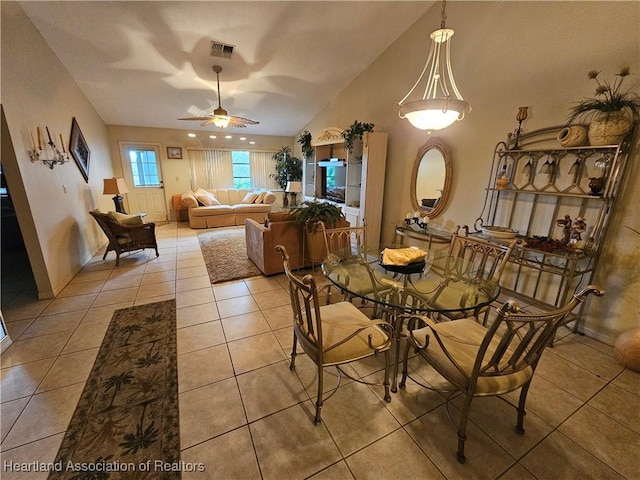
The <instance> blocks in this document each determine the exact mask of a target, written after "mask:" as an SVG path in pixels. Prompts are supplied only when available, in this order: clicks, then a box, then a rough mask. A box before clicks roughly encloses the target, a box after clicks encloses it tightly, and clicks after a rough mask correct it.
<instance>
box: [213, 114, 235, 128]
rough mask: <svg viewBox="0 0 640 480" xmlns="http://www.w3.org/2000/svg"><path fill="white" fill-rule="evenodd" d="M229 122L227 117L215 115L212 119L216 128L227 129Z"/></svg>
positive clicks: (229, 119)
mask: <svg viewBox="0 0 640 480" xmlns="http://www.w3.org/2000/svg"><path fill="white" fill-rule="evenodd" d="M230 121H231V117H229V116H227V115H216V116H215V117H213V124H214V125H215V126H216V127H218V128H227V127H228V126H229V122H230Z"/></svg>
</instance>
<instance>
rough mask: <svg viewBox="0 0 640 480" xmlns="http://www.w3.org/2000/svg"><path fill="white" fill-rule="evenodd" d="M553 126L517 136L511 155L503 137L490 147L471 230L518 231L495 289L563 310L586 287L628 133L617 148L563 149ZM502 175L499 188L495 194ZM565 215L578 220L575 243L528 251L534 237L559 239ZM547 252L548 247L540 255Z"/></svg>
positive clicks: (607, 220) (622, 165) (626, 149)
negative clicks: (583, 227)
mask: <svg viewBox="0 0 640 480" xmlns="http://www.w3.org/2000/svg"><path fill="white" fill-rule="evenodd" d="M561 128H562V127H550V128H546V129H541V130H536V131H533V132H530V133H528V134H525V135H522V136H521V137H520V138H519V140H518V148H517V149H513V145H514V142H513V139H511V138H510V139H509V140H508V141H507V142H499V143H498V144H497V145H496V148H495V151H494V156H493V162H492V166H491V175H490V179H489V184H488V186H487V189H486V197H485V203H484V206H483V210H482V213H481V215H480V217H479V218H478V219H477V220H476V224H475V231H472V232H471V233H472V234H483V233H482V226H488V225H491V226H501V227H508V228H512V229H515V230H518V235H517V236H518V237H520V238H521V239H522V240H523V243H522V244H521V245H520V246H519V247H518V248H516V249H515V250H514V253H513V254H512V256H511V258H510V264H509V266H508V268H507V270H506V271H505V272H504V273H503V275H502V278H501V285H502V288H503V290H506V291H507V292H508V293H514V294H516V295H517V296H520V297H524V298H525V299H528V300H530V301H532V302H534V303H536V304H538V305H539V306H541V307H542V308H544V307H545V306H546V307H558V306H560V305H563V304H565V303H566V302H567V301H568V300H569V298H570V296H571V295H572V294H573V293H574V291H575V290H576V289H577V288H578V287H582V286H585V285H587V284H589V283H590V282H591V280H592V278H593V275H594V273H595V270H596V267H597V264H598V260H599V256H600V250H601V247H602V244H603V242H604V241H605V238H606V235H607V230H608V228H609V223H610V219H611V214H612V212H613V209H614V206H615V202H616V197H617V194H618V190H619V188H620V183H621V180H622V178H623V175H624V172H625V167H626V165H627V160H628V157H629V152H630V149H631V146H632V144H633V143H632V139H633V134H634V131H631V132H630V133H629V134H628V135H627V136H626V137H625V139H624V140H622V141H621V142H620V143H619V144H617V145H605V146H580V147H570V148H564V147H561V146H560V144H559V142H558V141H557V140H556V137H557V134H558V132H559V131H560V130H561ZM503 176H506V178H507V181H506V186H503V185H500V187H499V188H498V186H497V185H498V183H499V182H497V180H498V178H500V177H503ZM594 178H596V179H601V180H595V181H594V180H593V179H594ZM592 187H593V189H592ZM596 187H598V188H596ZM565 215H568V216H569V217H570V218H571V219H572V220H575V219H576V218H577V217H582V218H584V219H585V220H586V223H587V229H586V231H585V232H584V233H582V241H581V242H579V243H570V244H567V245H566V246H559V245H557V243H554V242H552V241H547V242H544V241H543V242H542V244H541V245H540V244H539V245H537V246H532V243H531V241H530V239H532V238H534V237H541V238H546V239H547V240H549V239H558V238H561V237H562V236H563V232H562V228H561V227H562V225H561V222H559V220H564V217H565ZM491 240H492V241H495V242H498V243H499V242H502V241H503V240H500V239H496V238H493V237H491ZM505 241H506V240H505ZM527 241H529V246H527V243H526V242H527ZM547 246H548V247H553V246H555V247H556V248H553V249H551V248H550V249H549V250H550V251H543V250H542V249H541V247H542V248H544V247H547ZM583 309H584V304H583V305H581V307H580V310H579V311H577V312H576V316H575V318H576V320H577V321H576V322H575V324H574V331H575V330H577V328H578V326H579V322H580V319H581V316H582V313H583Z"/></svg>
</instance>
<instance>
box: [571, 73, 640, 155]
mask: <svg viewBox="0 0 640 480" xmlns="http://www.w3.org/2000/svg"><path fill="white" fill-rule="evenodd" d="M599 74H600V72H599V71H597V70H592V71H590V72H589V79H590V80H595V81H596V83H597V84H598V86H597V87H596V93H595V98H589V99H585V100H583V101H581V102H578V103H577V104H576V106H575V107H573V109H572V111H571V114H570V115H569V123H571V122H573V121H574V120H576V119H586V120H591V122H590V124H589V142H590V143H591V145H614V144H617V143H619V142H620V140H622V139H623V138H624V136H625V135H626V134H627V133H628V132H629V131H630V130H631V125H632V123H633V122H635V121H637V118H638V114H639V113H640V96H638V94H637V93H635V92H632V91H631V90H623V89H622V83H623V82H624V79H625V77H627V76H628V75H629V68H628V67H625V68H623V69H622V70H620V73H617V74H616V77H618V78H617V79H616V80H614V82H613V85H612V84H611V83H609V81H608V80H602V81H601V80H600V79H599V78H598V75H599Z"/></svg>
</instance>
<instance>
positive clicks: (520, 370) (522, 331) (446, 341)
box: [400, 285, 604, 462]
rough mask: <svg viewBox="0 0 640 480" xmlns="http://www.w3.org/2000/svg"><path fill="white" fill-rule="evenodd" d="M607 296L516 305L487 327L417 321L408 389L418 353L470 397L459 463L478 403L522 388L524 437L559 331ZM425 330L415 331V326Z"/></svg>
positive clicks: (412, 321) (520, 424)
mask: <svg viewBox="0 0 640 480" xmlns="http://www.w3.org/2000/svg"><path fill="white" fill-rule="evenodd" d="M592 293H593V294H595V295H597V296H601V295H604V291H602V290H600V289H599V288H598V287H594V286H591V285H590V286H588V287H586V288H584V289H583V290H581V291H580V292H578V293H576V294H575V295H574V296H573V298H572V300H571V301H570V302H568V303H567V304H566V305H565V306H563V307H561V308H558V309H555V310H551V311H548V312H543V313H524V312H522V311H521V309H520V307H519V306H518V304H517V303H516V302H515V301H514V300H509V301H507V302H505V303H504V304H503V305H502V306H501V307H500V308H499V309H498V310H497V316H496V318H495V320H493V321H492V322H491V324H490V325H489V326H488V327H485V326H482V325H480V324H478V323H476V322H475V321H474V320H473V319H469V318H465V319H460V320H456V321H454V322H441V323H436V322H434V321H433V320H431V319H429V318H427V317H422V316H414V317H412V318H411V319H410V320H409V326H408V328H409V330H410V334H409V337H408V339H407V348H406V349H405V355H404V365H403V372H402V373H403V376H402V381H401V382H400V387H401V388H403V387H404V385H405V383H406V378H407V376H408V370H407V361H408V352H409V350H410V348H412V347H414V348H416V349H417V351H418V353H419V354H420V356H421V357H422V358H424V359H425V360H426V361H427V362H428V363H430V364H431V365H432V366H433V367H434V369H435V370H437V371H438V373H439V374H440V375H442V376H443V377H444V378H445V379H446V380H447V381H448V382H449V383H450V384H452V385H453V386H454V387H455V389H456V390H459V391H461V392H463V394H464V395H465V401H464V406H463V408H462V416H461V419H460V424H459V427H458V452H457V457H458V461H460V462H464V461H465V457H464V441H465V439H466V423H467V419H468V416H469V411H470V408H471V401H472V400H473V398H474V397H486V396H495V395H503V394H505V393H508V392H511V391H514V390H517V389H518V388H521V392H520V399H519V403H518V405H517V406H515V405H512V406H514V407H515V408H516V409H517V411H518V418H517V425H516V430H517V431H518V432H519V433H524V428H523V421H524V415H525V403H526V398H527V392H528V390H529V386H530V384H531V380H532V378H533V374H534V372H535V370H536V367H537V365H538V362H539V360H540V357H541V355H542V354H543V352H544V349H545V347H547V346H548V345H550V343H551V342H552V341H553V338H554V336H555V333H556V330H557V329H558V327H559V326H560V325H562V324H563V322H565V321H566V319H567V317H568V316H569V315H570V314H571V312H572V311H573V310H574V309H575V307H576V306H577V305H578V304H579V303H582V302H584V301H586V298H587V296H588V295H590V294H592ZM420 325H426V326H425V327H423V328H418V329H416V326H420Z"/></svg>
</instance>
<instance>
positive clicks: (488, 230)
mask: <svg viewBox="0 0 640 480" xmlns="http://www.w3.org/2000/svg"><path fill="white" fill-rule="evenodd" d="M482 233H484V234H485V235H488V236H490V237H494V238H505V239H508V238H515V236H516V235H517V234H518V230H516V229H514V228H508V227H494V226H492V225H487V226H485V227H482Z"/></svg>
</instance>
